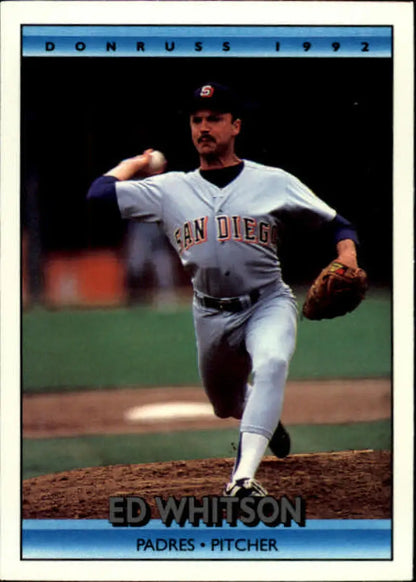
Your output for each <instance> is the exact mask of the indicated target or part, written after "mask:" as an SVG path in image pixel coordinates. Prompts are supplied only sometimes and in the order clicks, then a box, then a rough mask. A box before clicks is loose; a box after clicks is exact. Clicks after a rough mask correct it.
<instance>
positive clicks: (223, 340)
mask: <svg viewBox="0 0 416 582" xmlns="http://www.w3.org/2000/svg"><path fill="white" fill-rule="evenodd" d="M189 120H190V130H191V137H192V141H193V144H194V146H195V148H196V150H197V152H198V155H199V160H200V165H199V168H197V169H196V170H194V171H191V172H188V173H184V172H173V171H172V172H166V173H163V170H162V172H160V170H159V173H158V175H149V174H152V173H154V172H152V171H151V170H150V166H151V163H150V162H151V150H146V152H144V154H142V155H138V156H135V157H132V158H129V159H127V160H123V161H122V162H120V163H119V164H118V165H117V166H116V167H115V168H113V169H112V170H110V171H109V172H107V173H106V174H105V175H104V176H101V177H100V178H98V179H97V180H95V182H94V183H93V184H92V186H91V188H90V190H89V194H88V198H89V200H90V201H91V204H94V205H97V206H101V207H102V208H105V209H106V210H107V211H108V212H112V213H115V214H118V215H120V216H121V217H122V218H124V219H132V220H142V221H146V222H159V223H160V224H161V225H162V227H163V229H164V232H165V233H166V235H167V237H168V238H169V240H170V242H171V244H172V245H173V247H174V248H175V249H176V251H177V253H178V255H179V257H180V259H181V262H182V264H183V266H184V268H185V269H186V270H187V271H188V272H189V273H190V275H191V280H192V284H193V289H194V297H193V317H194V326H195V334H196V341H197V350H198V365H199V372H200V376H201V379H202V383H203V386H204V389H205V391H206V393H207V396H208V398H209V400H210V402H211V403H212V406H213V409H214V412H215V414H216V415H217V416H218V417H220V418H227V417H233V418H236V419H240V438H239V445H238V452H237V455H236V459H235V464H234V467H233V471H232V474H231V476H230V479H229V482H228V484H226V485H225V488H224V491H223V494H224V495H227V496H237V497H240V498H241V497H246V496H254V497H263V496H265V495H267V492H266V491H265V489H264V488H263V487H262V486H261V484H260V483H258V481H256V479H255V475H256V471H257V469H258V466H259V465H260V462H261V460H262V457H263V456H264V454H265V452H266V449H267V446H269V447H270V449H271V451H272V452H273V453H274V454H275V455H276V456H277V457H280V458H284V457H285V456H287V455H288V454H289V452H290V437H289V435H288V433H287V431H286V430H285V428H284V427H283V425H282V423H281V422H280V421H279V419H280V416H281V412H282V406H283V396H284V389H285V383H286V378H287V374H288V366H289V362H290V360H291V357H292V355H293V352H294V349H295V339H296V327H297V306H296V302H295V298H294V295H293V293H292V291H291V289H290V288H289V286H288V285H287V284H286V283H285V282H284V281H283V280H282V276H281V268H280V263H279V258H278V254H277V252H278V240H279V234H280V229H281V226H282V224H283V223H284V222H285V221H286V220H287V218H289V217H290V219H291V220H293V219H294V220H297V221H300V223H301V225H302V227H305V228H308V229H316V228H319V227H321V226H323V225H326V226H327V227H329V228H331V229H332V233H333V240H334V254H335V251H336V252H337V257H338V259H339V260H340V261H342V262H343V263H344V264H347V265H349V266H351V267H357V258H356V242H357V236H356V232H355V229H354V227H353V226H352V225H351V224H350V223H349V222H348V221H347V220H345V219H344V218H342V217H341V216H340V215H338V214H337V213H336V211H335V210H334V209H333V208H331V207H329V206H328V205H327V204H326V203H325V202H323V201H322V200H320V199H319V198H318V197H317V196H315V194H313V193H312V192H311V191H310V190H309V189H308V188H307V187H306V186H305V185H304V184H302V183H301V182H300V181H299V180H298V179H297V178H295V177H294V176H293V175H291V174H289V173H287V172H285V171H284V170H282V169H278V168H274V167H267V166H264V165H261V164H258V163H256V162H253V161H249V160H245V159H240V158H239V157H238V155H237V154H236V151H235V140H236V138H237V136H238V135H239V133H240V130H241V124H242V121H241V110H240V102H239V99H238V98H237V97H236V95H235V94H234V93H233V92H232V91H231V89H230V88H228V87H224V86H222V85H219V84H218V83H207V84H206V85H203V86H202V87H199V88H198V89H197V90H196V91H195V92H194V93H193V94H192V96H191V99H190V104H189ZM140 174H141V175H142V176H143V175H147V177H145V178H143V179H136V177H137V175H140ZM249 378H250V379H252V383H249Z"/></svg>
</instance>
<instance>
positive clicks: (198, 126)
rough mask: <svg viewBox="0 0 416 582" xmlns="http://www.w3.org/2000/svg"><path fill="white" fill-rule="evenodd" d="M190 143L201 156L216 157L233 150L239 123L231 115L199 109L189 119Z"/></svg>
mask: <svg viewBox="0 0 416 582" xmlns="http://www.w3.org/2000/svg"><path fill="white" fill-rule="evenodd" d="M190 124H191V133H192V142H193V144H194V146H195V147H196V149H197V151H198V154H199V155H201V156H216V155H221V154H223V153H227V152H229V151H233V150H234V140H235V138H236V136H237V135H238V134H239V133H240V127H241V121H240V119H235V120H234V121H233V116H232V115H231V113H218V112H217V111H212V110H210V109H201V110H199V111H196V112H195V113H192V115H191V118H190Z"/></svg>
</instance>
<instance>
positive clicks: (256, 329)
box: [232, 295, 297, 482]
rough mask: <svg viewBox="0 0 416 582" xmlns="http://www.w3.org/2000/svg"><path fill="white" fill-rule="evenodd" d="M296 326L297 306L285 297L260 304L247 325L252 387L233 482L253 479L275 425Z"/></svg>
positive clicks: (280, 409)
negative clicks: (252, 378) (252, 379)
mask: <svg viewBox="0 0 416 582" xmlns="http://www.w3.org/2000/svg"><path fill="white" fill-rule="evenodd" d="M296 323H297V312H296V307H295V304H294V300H293V299H292V298H291V297H290V296H289V295H288V296H281V297H272V298H269V299H268V300H267V301H263V302H262V304H261V305H259V306H258V309H256V311H255V313H254V314H253V316H252V317H251V319H250V321H249V323H248V325H247V333H246V346H247V350H248V352H249V354H250V356H251V360H252V365H253V375H254V384H253V387H252V389H251V390H250V392H249V393H248V398H247V402H246V406H245V410H244V414H243V417H242V419H241V425H240V443H239V453H238V456H237V461H236V465H235V467H234V471H233V475H232V482H235V481H238V480H240V479H243V478H249V479H253V478H254V476H255V473H256V471H257V468H258V466H259V464H260V462H261V459H262V458H263V456H264V453H265V451H266V448H267V445H268V443H269V440H270V438H271V437H272V435H273V433H274V431H275V429H276V427H277V425H278V422H279V418H280V415H281V411H282V405H283V395H284V387H285V383H286V378H287V373H288V366H289V362H290V359H291V357H292V354H293V351H294V347H295V341H296Z"/></svg>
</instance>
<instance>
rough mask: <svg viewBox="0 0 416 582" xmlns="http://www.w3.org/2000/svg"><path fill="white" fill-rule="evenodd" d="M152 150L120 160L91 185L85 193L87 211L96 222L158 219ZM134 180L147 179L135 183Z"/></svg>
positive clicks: (159, 215)
mask: <svg viewBox="0 0 416 582" xmlns="http://www.w3.org/2000/svg"><path fill="white" fill-rule="evenodd" d="M151 152H152V150H146V151H145V152H144V153H143V154H141V155H139V156H134V157H132V158H129V159H127V160H123V161H122V162H120V163H119V164H118V165H117V166H115V167H114V168H112V169H111V170H109V171H108V172H106V173H105V174H104V175H103V176H100V177H99V178H97V179H96V180H94V182H93V183H92V184H91V187H90V189H89V191H88V194H87V200H88V203H89V209H90V212H91V213H92V214H93V215H95V217H96V219H98V220H99V219H100V218H101V217H105V219H106V220H107V221H108V220H109V219H111V218H112V217H113V218H114V219H115V218H118V219H119V218H120V217H121V218H135V219H139V220H145V221H148V222H156V221H159V220H161V195H162V192H161V188H160V187H159V186H158V184H157V183H156V182H155V181H154V180H153V179H152V178H151V176H153V175H154V174H157V173H160V172H152V171H151V170H150V167H149V163H150V154H151ZM137 178H148V179H147V180H144V179H143V180H138V179H137Z"/></svg>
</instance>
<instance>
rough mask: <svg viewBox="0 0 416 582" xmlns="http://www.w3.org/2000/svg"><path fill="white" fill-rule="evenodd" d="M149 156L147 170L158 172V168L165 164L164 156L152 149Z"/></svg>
mask: <svg viewBox="0 0 416 582" xmlns="http://www.w3.org/2000/svg"><path fill="white" fill-rule="evenodd" d="M150 156H151V158H150V163H149V170H150V171H152V172H159V171H160V170H163V167H164V165H165V164H166V158H165V156H164V155H163V154H162V152H159V151H157V150H154V151H153V152H151V154H150Z"/></svg>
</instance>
